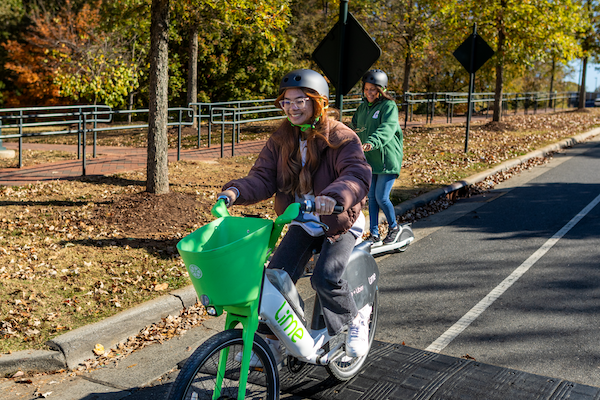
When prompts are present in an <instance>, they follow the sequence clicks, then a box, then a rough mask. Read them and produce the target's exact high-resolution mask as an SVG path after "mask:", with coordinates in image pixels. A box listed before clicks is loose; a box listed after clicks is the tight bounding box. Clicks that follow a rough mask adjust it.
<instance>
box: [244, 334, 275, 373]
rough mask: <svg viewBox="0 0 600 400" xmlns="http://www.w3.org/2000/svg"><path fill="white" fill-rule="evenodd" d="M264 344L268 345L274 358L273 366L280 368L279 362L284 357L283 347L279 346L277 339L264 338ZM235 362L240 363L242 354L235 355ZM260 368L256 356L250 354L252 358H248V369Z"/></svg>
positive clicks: (260, 364) (260, 365)
mask: <svg viewBox="0 0 600 400" xmlns="http://www.w3.org/2000/svg"><path fill="white" fill-rule="evenodd" d="M265 342H267V344H268V345H269V348H270V349H271V353H273V355H274V356H275V364H276V365H277V366H278V368H279V367H280V364H281V362H282V361H283V358H284V356H285V354H284V350H283V347H282V346H281V345H280V344H279V340H278V339H269V338H265ZM235 361H237V362H239V363H241V362H242V352H241V351H240V352H238V353H237V354H236V355H235ZM260 367H262V363H261V362H260V360H259V358H258V356H257V355H256V354H254V352H252V357H250V368H260Z"/></svg>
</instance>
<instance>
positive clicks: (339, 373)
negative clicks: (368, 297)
mask: <svg viewBox="0 0 600 400" xmlns="http://www.w3.org/2000/svg"><path fill="white" fill-rule="evenodd" d="M378 296H379V291H375V296H374V297H373V304H371V305H372V306H373V308H372V309H371V316H370V317H369V350H371V345H372V344H373V339H374V338H375V328H376V327H377V306H378ZM336 340H338V341H339V340H344V341H345V340H346V335H343V334H340V335H338V336H337V337H336V338H334V339H332V340H331V341H330V342H329V345H330V346H333V345H335V341H336ZM368 355H369V351H367V354H365V355H364V356H362V357H349V356H347V355H346V354H345V353H344V354H343V355H342V356H341V357H339V358H337V359H335V360H334V361H332V362H330V363H329V364H327V365H326V366H325V368H326V369H327V372H329V374H330V375H331V376H333V377H334V378H336V379H337V380H339V381H347V380H349V379H352V378H353V377H354V376H355V375H356V374H358V372H359V371H360V369H361V368H362V366H363V364H364V363H365V361H366V359H367V356H368Z"/></svg>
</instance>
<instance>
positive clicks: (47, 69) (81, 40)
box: [3, 1, 143, 107]
mask: <svg viewBox="0 0 600 400" xmlns="http://www.w3.org/2000/svg"><path fill="white" fill-rule="evenodd" d="M30 19H31V21H32V25H31V27H30V29H29V31H28V33H27V34H25V35H23V36H22V38H21V40H20V41H16V40H9V41H7V43H5V44H4V45H3V47H4V49H5V50H6V51H7V52H8V55H9V58H10V61H9V62H7V63H6V64H5V68H7V69H9V70H11V71H12V72H13V73H14V74H15V75H17V76H18V80H17V84H18V85H20V86H21V90H22V91H23V92H24V93H27V92H30V93H31V94H30V98H33V99H38V101H41V102H42V103H43V102H44V99H48V98H55V99H56V98H59V99H60V98H70V99H72V100H75V101H88V102H93V103H97V102H99V101H101V102H104V103H106V104H108V105H110V106H113V107H119V106H122V105H124V104H126V99H127V96H128V94H129V92H130V91H132V90H135V88H136V87H137V86H138V85H139V83H138V79H139V77H140V75H141V74H142V73H143V71H141V70H140V69H138V68H136V66H135V65H134V64H133V63H132V62H131V59H130V57H129V53H128V52H127V51H126V47H125V46H123V43H122V40H121V38H120V37H117V36H111V35H108V34H107V33H106V32H105V31H103V30H102V28H101V25H100V19H101V18H100V10H99V3H90V4H85V5H83V7H82V8H81V9H79V10H75V9H73V8H71V7H70V2H68V1H67V2H66V3H65V7H64V8H63V9H62V10H61V11H60V12H59V13H58V14H54V13H51V12H47V13H42V14H38V13H37V12H33V13H32V14H31V15H30ZM46 101H48V100H46ZM50 101H51V100H50ZM38 104H40V103H38Z"/></svg>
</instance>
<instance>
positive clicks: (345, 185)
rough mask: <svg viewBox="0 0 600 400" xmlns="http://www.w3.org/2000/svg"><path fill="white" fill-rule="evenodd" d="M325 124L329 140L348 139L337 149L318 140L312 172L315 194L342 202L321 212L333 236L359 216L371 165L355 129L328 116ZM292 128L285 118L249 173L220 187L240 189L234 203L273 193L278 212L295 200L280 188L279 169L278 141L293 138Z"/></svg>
mask: <svg viewBox="0 0 600 400" xmlns="http://www.w3.org/2000/svg"><path fill="white" fill-rule="evenodd" d="M328 124H329V125H328V127H327V128H326V129H325V132H324V133H325V136H327V137H328V140H329V141H330V143H340V142H341V141H343V140H345V139H350V140H349V141H348V142H346V143H344V144H343V145H342V146H340V147H339V148H337V149H334V148H332V147H329V146H327V144H326V143H325V142H324V141H323V140H320V141H319V144H320V146H321V150H322V154H321V164H320V166H319V168H318V169H317V171H316V172H315V174H314V176H313V191H314V194H315V196H319V195H323V196H329V197H332V198H334V199H335V200H336V201H337V202H338V204H340V205H342V206H344V212H343V213H341V214H338V215H323V216H321V221H322V222H323V223H325V224H327V225H328V226H329V231H327V236H328V237H332V238H333V239H335V238H337V237H338V236H339V235H341V234H342V233H344V232H346V231H348V229H350V227H352V225H353V224H354V222H355V221H356V219H357V218H358V216H359V213H360V212H361V209H362V207H363V206H364V204H365V201H366V195H367V193H368V191H369V185H370V184H371V167H370V166H369V164H368V163H367V161H366V159H365V155H364V153H363V150H362V147H361V143H360V140H359V138H358V136H357V135H356V133H354V131H353V130H351V129H350V128H348V127H347V126H346V125H344V124H342V123H339V122H337V121H334V120H329V122H328ZM291 129H298V128H297V127H296V128H291V126H290V123H289V122H288V121H284V122H283V123H282V125H281V126H280V127H279V128H278V129H277V130H276V131H275V132H274V133H273V134H272V135H271V137H270V138H269V140H267V143H266V144H265V147H264V148H263V149H262V150H261V152H260V154H259V156H258V159H257V160H256V162H255V163H254V166H253V167H252V169H251V170H250V172H249V173H248V176H246V177H245V178H241V179H235V180H232V181H230V182H228V183H226V184H225V185H223V190H225V189H227V188H229V187H231V186H233V187H236V188H237V189H238V190H239V192H240V195H239V197H238V198H237V200H236V201H235V204H241V205H245V204H253V203H256V202H258V201H261V200H266V199H268V198H270V197H271V196H273V194H275V212H276V213H277V214H278V215H280V214H282V213H283V212H284V211H285V209H286V208H287V206H289V205H290V204H291V203H292V202H294V196H293V195H292V194H286V193H283V192H281V191H280V190H279V188H280V187H282V186H283V182H282V181H281V174H279V173H278V171H281V169H282V168H283V166H282V160H281V157H280V151H279V145H278V143H281V141H283V140H294V139H293V134H290V132H291ZM287 137H289V139H288V138H287ZM296 137H297V136H296ZM296 140H297V139H296Z"/></svg>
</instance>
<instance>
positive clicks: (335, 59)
mask: <svg viewBox="0 0 600 400" xmlns="http://www.w3.org/2000/svg"><path fill="white" fill-rule="evenodd" d="M380 56H381V49H380V48H379V46H378V45H377V43H375V41H374V40H373V39H372V38H371V36H369V34H368V33H367V31H365V29H364V28H363V27H362V25H361V24H360V23H359V22H358V21H357V20H356V19H355V18H354V16H353V15H352V14H351V13H348V20H347V23H346V37H345V38H344V59H345V60H344V65H345V69H344V75H345V76H344V77H343V80H342V88H341V94H342V95H345V94H347V93H348V92H349V91H350V89H352V87H353V86H354V85H355V84H356V82H358V81H359V80H360V79H361V78H362V76H363V75H364V74H365V72H367V71H368V70H369V68H371V66H372V65H373V63H375V61H377V59H378V58H379V57H380ZM312 58H313V60H315V62H316V63H317V65H318V66H319V68H321V70H323V72H324V73H325V75H326V76H327V77H328V78H329V80H330V82H331V83H332V84H333V85H334V86H335V87H336V89H339V88H338V87H337V85H338V77H339V68H340V22H339V21H338V22H337V23H336V24H335V25H334V26H333V28H332V29H331V30H330V31H329V33H328V34H327V36H325V39H323V41H322V42H321V43H320V44H319V46H317V48H316V49H315V51H314V52H313V54H312Z"/></svg>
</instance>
